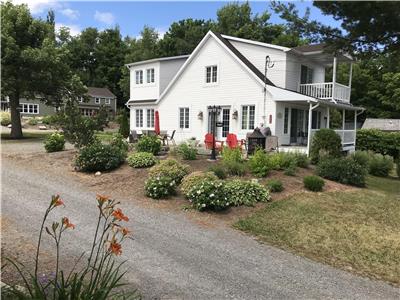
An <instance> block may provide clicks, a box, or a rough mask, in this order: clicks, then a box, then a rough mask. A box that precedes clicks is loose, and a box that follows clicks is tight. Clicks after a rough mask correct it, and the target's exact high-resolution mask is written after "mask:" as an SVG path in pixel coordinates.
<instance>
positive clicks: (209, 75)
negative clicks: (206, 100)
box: [206, 66, 218, 83]
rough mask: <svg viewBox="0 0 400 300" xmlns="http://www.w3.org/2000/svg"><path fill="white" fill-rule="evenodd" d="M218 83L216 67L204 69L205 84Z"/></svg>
mask: <svg viewBox="0 0 400 300" xmlns="http://www.w3.org/2000/svg"><path fill="white" fill-rule="evenodd" d="M217 81H218V68H217V66H208V67H206V83H216V82H217Z"/></svg>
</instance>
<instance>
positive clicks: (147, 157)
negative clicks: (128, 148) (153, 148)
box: [127, 152, 157, 168]
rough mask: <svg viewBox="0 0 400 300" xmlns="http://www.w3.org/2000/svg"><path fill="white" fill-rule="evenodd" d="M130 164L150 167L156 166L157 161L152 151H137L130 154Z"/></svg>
mask: <svg viewBox="0 0 400 300" xmlns="http://www.w3.org/2000/svg"><path fill="white" fill-rule="evenodd" d="M127 161H128V165H130V166H131V167H132V168H148V167H151V166H154V165H155V164H156V162H157V160H156V158H155V157H154V155H153V154H152V153H149V152H137V153H133V154H131V155H129V156H128V159H127Z"/></svg>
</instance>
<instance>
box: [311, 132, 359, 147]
mask: <svg viewBox="0 0 400 300" xmlns="http://www.w3.org/2000/svg"><path fill="white" fill-rule="evenodd" d="M318 130H319V129H311V141H312V138H313V136H314V134H315V133H316V132H317V131H318ZM335 132H336V133H337V134H338V135H339V136H340V139H341V140H342V146H343V147H344V146H349V145H355V143H356V131H355V130H349V129H346V130H342V129H338V130H335Z"/></svg>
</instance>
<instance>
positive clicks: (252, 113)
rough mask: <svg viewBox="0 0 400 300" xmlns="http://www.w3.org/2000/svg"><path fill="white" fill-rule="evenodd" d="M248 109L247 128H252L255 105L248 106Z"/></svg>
mask: <svg viewBox="0 0 400 300" xmlns="http://www.w3.org/2000/svg"><path fill="white" fill-rule="evenodd" d="M249 110H250V113H249V129H254V123H255V122H254V121H255V112H256V107H255V106H254V105H252V106H249Z"/></svg>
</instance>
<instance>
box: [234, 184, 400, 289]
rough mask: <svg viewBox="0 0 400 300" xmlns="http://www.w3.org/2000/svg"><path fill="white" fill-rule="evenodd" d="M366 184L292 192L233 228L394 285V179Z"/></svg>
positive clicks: (399, 219) (399, 192)
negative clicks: (339, 189)
mask: <svg viewBox="0 0 400 300" xmlns="http://www.w3.org/2000/svg"><path fill="white" fill-rule="evenodd" d="M367 185H368V188H366V189H360V190H355V191H347V192H330V193H311V192H310V193H303V194H299V195H295V196H292V197H289V198H287V199H285V200H281V201H276V202H273V203H271V204H269V205H267V206H266V208H265V209H263V210H261V211H259V212H257V213H255V214H254V215H252V216H250V217H247V218H245V219H242V220H240V221H239V222H237V223H236V224H235V225H234V226H235V227H236V228H238V229H241V230H243V231H246V232H249V233H251V234H254V235H256V236H257V237H258V238H259V239H260V240H261V241H264V242H267V243H269V244H273V245H276V246H278V247H280V248H283V249H287V250H289V251H292V252H294V253H297V254H299V255H302V256H306V257H309V258H311V259H314V260H317V261H321V262H324V263H328V264H330V265H333V266H336V267H340V268H344V269H347V270H351V271H353V272H356V273H360V274H364V275H368V276H371V277H375V278H380V279H384V280H387V281H390V282H393V283H396V284H400V255H399V254H400V180H398V179H387V178H378V177H369V178H368V181H367Z"/></svg>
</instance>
